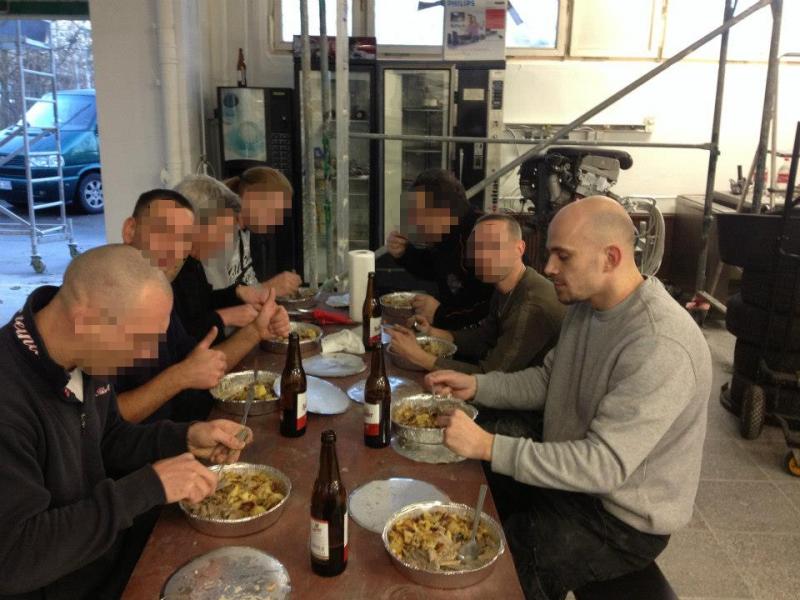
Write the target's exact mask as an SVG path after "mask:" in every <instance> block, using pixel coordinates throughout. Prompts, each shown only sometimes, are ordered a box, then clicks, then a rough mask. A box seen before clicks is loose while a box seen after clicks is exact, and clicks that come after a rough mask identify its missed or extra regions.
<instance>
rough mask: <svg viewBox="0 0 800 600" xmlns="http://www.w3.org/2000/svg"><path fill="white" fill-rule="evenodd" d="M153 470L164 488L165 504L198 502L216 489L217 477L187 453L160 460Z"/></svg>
mask: <svg viewBox="0 0 800 600" xmlns="http://www.w3.org/2000/svg"><path fill="white" fill-rule="evenodd" d="M153 470H154V471H155V472H156V475H158V478H159V479H160V480H161V485H163V486H164V495H165V496H166V497H167V504H171V503H173V502H180V501H181V500H187V501H189V502H192V503H197V502H200V501H201V500H202V499H203V498H205V497H206V496H209V495H211V494H212V493H213V492H214V490H215V489H216V488H217V475H216V473H214V472H213V471H210V470H209V469H207V468H206V467H204V466H203V465H201V464H200V463H199V462H197V460H196V459H195V457H194V456H192V455H191V454H190V453H189V452H186V453H184V454H181V455H180V456H174V457H172V458H167V459H164V460H160V461H158V462H157V463H155V464H153Z"/></svg>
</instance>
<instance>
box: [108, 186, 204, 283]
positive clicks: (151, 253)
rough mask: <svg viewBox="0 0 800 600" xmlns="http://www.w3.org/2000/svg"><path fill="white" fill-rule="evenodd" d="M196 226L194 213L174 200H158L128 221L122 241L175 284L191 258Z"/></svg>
mask: <svg viewBox="0 0 800 600" xmlns="http://www.w3.org/2000/svg"><path fill="white" fill-rule="evenodd" d="M129 224H130V226H129ZM193 227H194V215H193V214H192V211H190V210H189V209H187V208H184V207H182V206H180V205H179V204H176V203H175V202H174V201H172V200H156V201H155V202H153V203H151V204H150V206H149V207H148V209H147V210H146V211H145V212H144V214H142V215H141V216H140V217H139V218H138V219H129V220H128V221H127V222H126V226H125V228H124V229H123V239H124V240H125V243H126V244H130V245H132V246H133V247H134V248H138V249H139V250H141V251H142V254H144V255H145V256H146V257H147V258H148V259H150V262H151V263H152V264H153V266H155V267H157V268H159V269H161V271H162V272H163V273H164V274H165V275H166V276H167V279H169V280H170V281H172V280H173V279H174V278H175V276H176V275H177V274H178V271H180V270H181V267H182V266H183V262H184V261H185V260H186V257H187V256H189V251H190V250H191V248H192V233H193V231H192V230H193Z"/></svg>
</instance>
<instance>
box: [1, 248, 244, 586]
mask: <svg viewBox="0 0 800 600" xmlns="http://www.w3.org/2000/svg"><path fill="white" fill-rule="evenodd" d="M171 308H172V290H171V288H170V286H169V283H168V282H167V280H166V278H165V277H164V275H163V273H161V272H160V271H159V270H158V269H155V268H153V267H152V266H151V265H150V263H149V261H148V260H147V259H145V258H144V257H143V256H142V254H141V253H140V252H139V251H137V250H135V249H134V248H131V247H129V246H123V245H111V246H102V247H100V248H95V249H93V250H89V251H88V252H86V253H84V254H81V255H80V256H78V257H76V258H75V259H74V260H73V261H72V263H71V264H70V266H69V268H68V269H67V272H66V273H65V275H64V283H63V285H62V286H61V288H55V287H50V286H46V287H41V288H38V289H37V290H35V291H34V292H33V293H32V294H31V295H30V297H29V298H28V300H27V302H26V304H25V306H24V307H23V308H22V310H20V311H19V312H18V313H17V314H16V315H14V317H13V318H12V320H11V322H9V323H8V324H7V325H6V326H5V327H3V328H2V329H0V361H1V363H2V364H0V367H1V368H0V390H2V400H1V401H0V460H2V465H3V468H2V469H0V490H2V491H3V492H2V494H0V531H2V535H0V598H19V599H22V598H49V599H65V600H66V599H70V600H73V599H80V598H91V599H96V598H116V597H119V594H120V593H121V589H122V588H121V586H122V585H124V582H125V580H126V579H127V575H128V572H127V570H126V569H130V568H132V567H133V564H135V560H128V563H127V565H125V560H124V559H123V557H125V556H126V552H129V548H130V539H129V534H130V533H131V532H130V531H129V528H130V527H131V524H132V523H133V521H134V519H135V518H137V517H138V516H139V515H142V514H144V513H145V512H147V511H148V510H150V509H151V508H153V507H155V506H158V505H161V504H165V503H171V502H177V501H180V500H188V501H191V502H198V501H200V500H201V499H203V498H204V497H206V496H207V495H209V494H210V493H212V492H213V491H214V489H215V487H216V484H217V478H216V475H215V474H214V473H213V472H212V471H210V470H209V469H208V468H206V467H204V466H203V465H202V464H201V463H200V462H199V461H198V460H197V459H198V458H204V459H209V460H211V461H212V462H222V461H223V460H224V461H229V462H233V461H235V460H237V458H238V455H239V451H240V450H241V449H242V448H243V447H244V444H242V443H241V442H239V441H238V440H237V439H236V437H234V436H235V434H236V433H237V432H238V431H239V430H240V427H239V425H238V423H234V422H232V421H224V420H219V421H211V422H208V423H195V424H192V425H189V424H176V423H172V422H167V421H164V422H161V423H157V424H153V425H148V426H141V425H138V426H137V425H132V424H130V423H127V422H126V421H124V420H123V419H122V418H121V417H120V414H119V411H118V409H117V401H116V397H115V395H114V389H113V387H112V386H111V385H109V383H108V379H107V378H108V376H109V375H112V374H113V373H115V372H116V371H117V370H118V369H120V368H121V367H125V366H130V365H132V364H133V361H134V360H135V359H139V358H149V357H152V356H153V354H154V353H155V352H156V351H157V348H158V342H159V338H160V337H161V336H163V335H164V333H165V332H166V329H167V325H168V323H169V314H170V310H171ZM251 437H252V435H251V433H250V432H249V430H248V434H247V438H248V441H249V439H250V438H251ZM223 449H224V450H223ZM228 449H230V450H231V451H230V453H229V452H228ZM126 530H128V531H126ZM134 558H135V557H134Z"/></svg>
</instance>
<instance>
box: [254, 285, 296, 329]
mask: <svg viewBox="0 0 800 600" xmlns="http://www.w3.org/2000/svg"><path fill="white" fill-rule="evenodd" d="M276 295H277V293H276V291H275V290H274V289H273V288H270V289H269V290H268V293H267V300H266V301H265V302H264V304H263V305H262V306H261V310H260V311H259V313H258V316H257V317H256V318H255V320H254V321H253V323H252V326H253V327H254V328H255V331H256V333H257V334H258V339H260V340H269V339H272V338H274V337H277V335H278V334H276V333H275V332H274V331H273V329H272V325H271V324H272V319H273V318H276V317H277V314H276V313H280V312H281V311H283V312H284V313H285V312H286V310H285V309H284V308H283V307H282V306H278V305H277V304H276V303H275V297H276ZM288 319H289V316H288V314H287V315H286V320H287V321H288ZM279 320H281V319H280V318H279Z"/></svg>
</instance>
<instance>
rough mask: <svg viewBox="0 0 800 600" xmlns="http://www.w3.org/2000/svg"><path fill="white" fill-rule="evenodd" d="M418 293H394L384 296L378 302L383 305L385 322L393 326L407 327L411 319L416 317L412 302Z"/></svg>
mask: <svg viewBox="0 0 800 600" xmlns="http://www.w3.org/2000/svg"><path fill="white" fill-rule="evenodd" d="M416 295H417V292H393V293H391V294H384V295H383V296H381V297H380V298H379V299H378V301H379V302H380V303H381V311H382V314H383V322H384V323H389V324H391V325H395V324H400V325H405V324H406V321H408V318H409V317H413V316H414V307H413V306H411V301H412V300H413V299H414V296H416Z"/></svg>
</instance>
